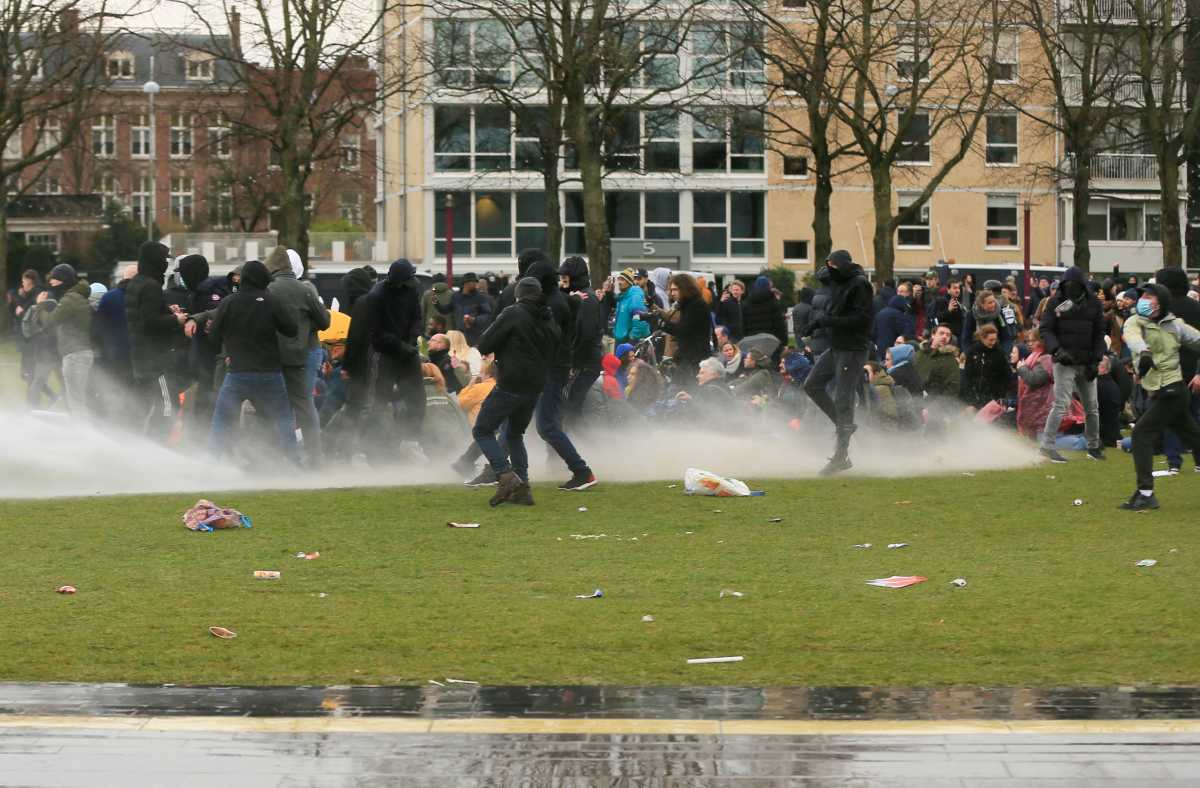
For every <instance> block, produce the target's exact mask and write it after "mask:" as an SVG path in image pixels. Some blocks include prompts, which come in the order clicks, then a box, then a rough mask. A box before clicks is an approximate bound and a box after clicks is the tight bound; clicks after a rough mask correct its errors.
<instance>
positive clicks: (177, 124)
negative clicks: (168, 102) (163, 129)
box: [168, 110, 196, 159]
mask: <svg viewBox="0 0 1200 788" xmlns="http://www.w3.org/2000/svg"><path fill="white" fill-rule="evenodd" d="M195 122H196V118H195V115H194V114H193V113H191V112H186V111H183V110H180V111H176V112H172V113H171V128H170V145H169V150H168V153H169V155H170V157H171V158H172V159H190V158H191V157H192V153H193V151H194V149H195Z"/></svg>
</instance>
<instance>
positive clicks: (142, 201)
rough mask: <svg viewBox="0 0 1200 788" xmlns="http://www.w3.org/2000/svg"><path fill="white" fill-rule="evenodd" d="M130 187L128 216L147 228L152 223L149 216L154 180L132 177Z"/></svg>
mask: <svg viewBox="0 0 1200 788" xmlns="http://www.w3.org/2000/svg"><path fill="white" fill-rule="evenodd" d="M130 186H131V187H132V188H131V189H130V191H129V215H130V216H132V217H133V220H134V221H135V222H137V223H138V224H140V225H142V226H143V227H148V226H149V225H150V223H151V222H152V221H153V217H151V216H150V213H151V211H153V210H154V186H155V183H154V178H153V177H152V176H150V175H145V174H137V175H134V176H133V183H131V184H130Z"/></svg>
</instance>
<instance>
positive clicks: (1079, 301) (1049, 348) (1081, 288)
mask: <svg viewBox="0 0 1200 788" xmlns="http://www.w3.org/2000/svg"><path fill="white" fill-rule="evenodd" d="M1038 330H1039V331H1040V332H1041V335H1042V342H1043V343H1044V344H1045V345H1046V353H1047V354H1048V355H1050V356H1052V357H1053V358H1054V407H1052V408H1051V409H1050V413H1049V414H1048V415H1047V416H1046V427H1045V429H1044V430H1043V431H1042V437H1041V448H1040V451H1041V454H1042V456H1043V457H1045V458H1047V459H1048V460H1050V461H1051V462H1054V463H1064V462H1066V461H1067V458H1066V457H1064V456H1062V455H1061V454H1059V453H1058V451H1057V450H1056V449H1055V448H1054V442H1055V440H1056V438H1057V437H1058V425H1059V424H1060V423H1061V422H1062V418H1063V416H1064V415H1066V413H1067V409H1068V408H1070V407H1071V399H1072V397H1073V396H1076V395H1077V396H1078V397H1079V401H1080V402H1081V403H1083V411H1084V415H1085V422H1084V434H1085V435H1086V436H1087V445H1088V449H1087V456H1088V457H1090V458H1091V459H1093V460H1103V459H1104V448H1103V447H1102V446H1101V445H1100V405H1099V403H1098V401H1097V400H1096V375H1097V373H1098V370H1099V368H1100V359H1102V358H1104V355H1105V353H1107V352H1108V346H1107V345H1106V344H1105V342H1104V337H1105V335H1106V334H1107V333H1108V326H1107V323H1106V322H1105V319H1104V307H1103V306H1102V305H1101V304H1100V301H1099V300H1098V299H1097V298H1096V296H1095V294H1094V293H1093V292H1092V290H1091V288H1089V287H1088V284H1087V276H1086V275H1085V274H1084V273H1083V270H1082V269H1080V268H1079V267H1078V266H1071V267H1070V268H1068V269H1067V271H1066V273H1065V274H1063V279H1062V284H1061V285H1060V286H1059V288H1058V293H1057V294H1055V295H1054V296H1052V297H1051V298H1050V302H1049V304H1048V305H1047V307H1046V311H1045V313H1044V314H1043V316H1042V322H1041V325H1040V326H1038ZM1006 352H1007V351H1006Z"/></svg>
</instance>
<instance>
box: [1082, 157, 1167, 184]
mask: <svg viewBox="0 0 1200 788" xmlns="http://www.w3.org/2000/svg"><path fill="white" fill-rule="evenodd" d="M1069 161H1070V167H1071V171H1072V172H1074V171H1075V157H1074V156H1071V157H1070V158H1069ZM1092 180H1094V181H1097V180H1106V181H1157V180H1158V159H1156V158H1155V157H1154V156H1153V155H1152V154H1149V153H1100V154H1097V155H1095V156H1093V157H1092Z"/></svg>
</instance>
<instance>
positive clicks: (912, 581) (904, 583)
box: [867, 575, 929, 588]
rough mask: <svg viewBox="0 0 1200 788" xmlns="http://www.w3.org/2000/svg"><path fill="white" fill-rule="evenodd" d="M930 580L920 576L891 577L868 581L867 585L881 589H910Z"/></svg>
mask: <svg viewBox="0 0 1200 788" xmlns="http://www.w3.org/2000/svg"><path fill="white" fill-rule="evenodd" d="M928 579H929V578H927V577H921V576H920V575H892V576H891V577H880V578H877V579H875V580H868V581H867V585H869V586H878V587H880V588H908V587H909V586H915V585H916V584H917V583H924V582H925V581H926V580H928Z"/></svg>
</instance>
